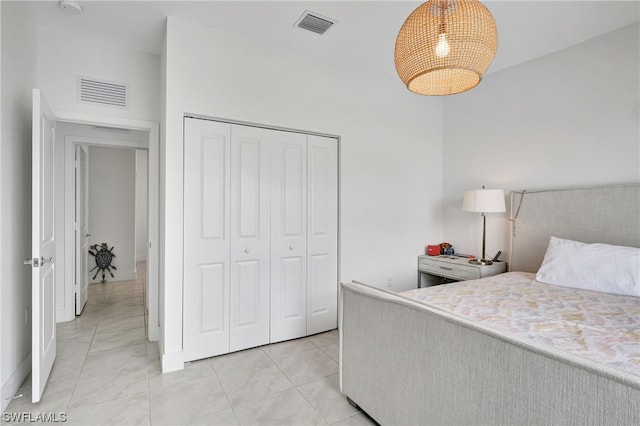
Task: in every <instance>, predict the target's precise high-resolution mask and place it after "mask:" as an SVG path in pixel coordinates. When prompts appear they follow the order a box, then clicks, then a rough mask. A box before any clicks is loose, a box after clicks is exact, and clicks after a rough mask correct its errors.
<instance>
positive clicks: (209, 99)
mask: <svg viewBox="0 0 640 426" xmlns="http://www.w3.org/2000/svg"><path fill="white" fill-rule="evenodd" d="M194 40H197V41H198V42H197V43H194ZM313 40H314V42H315V41H316V40H318V39H316V38H314V39H313ZM311 46H312V45H311V44H310V50H312V47H311ZM441 108H442V106H441V100H439V99H434V98H425V97H420V96H416V95H413V94H411V93H410V92H408V91H407V90H406V89H405V88H404V87H403V86H402V83H401V82H400V81H399V80H398V79H379V78H375V77H370V76H367V75H366V73H362V72H360V71H359V70H351V69H348V68H341V67H340V64H336V63H327V62H317V61H316V60H314V59H313V58H312V57H311V56H304V55H300V54H292V53H291V52H288V51H285V50H280V49H278V48H276V47H274V46H269V45H264V44H261V43H258V42H254V41H251V40H248V39H245V38H240V37H236V36H232V35H229V34H225V33H221V32H217V31H215V30H213V29H211V28H207V27H204V26H200V25H196V24H194V23H188V22H184V21H181V20H178V19H175V18H169V19H168V23H167V47H166V117H165V120H166V121H165V124H166V126H164V129H165V131H166V135H165V138H166V139H165V145H164V147H163V148H164V149H165V155H164V159H163V162H162V163H161V168H165V170H166V187H165V192H164V194H163V195H164V197H165V212H164V213H165V220H164V233H165V234H164V235H165V258H164V260H161V264H164V270H163V271H162V273H163V275H164V303H165V306H164V308H165V309H164V318H165V329H164V330H163V340H164V342H163V343H164V345H165V346H164V351H165V356H167V357H169V358H170V354H171V353H174V352H175V353H178V352H179V351H181V346H182V341H181V337H182V334H181V333H182V261H181V259H182V246H183V241H182V221H183V211H182V209H183V204H182V176H183V169H182V153H183V140H182V131H183V129H182V126H183V115H184V114H185V113H194V114H201V115H206V116H211V117H219V118H228V119H235V120H242V121H247V122H254V123H262V124H267V125H273V126H281V127H287V128H295V129H301V130H308V131H315V132H321V133H327V134H334V135H339V136H340V137H341V146H340V149H341V150H340V161H341V167H340V172H341V176H340V178H341V180H340V190H341V216H340V220H341V246H340V250H341V252H340V267H341V277H340V278H341V279H342V280H343V281H345V280H352V279H357V280H362V281H365V282H368V283H371V284H374V285H378V286H386V285H387V279H388V278H389V277H390V278H391V288H392V289H394V290H403V289H408V288H411V287H413V286H415V283H416V267H417V266H416V265H417V258H416V256H417V255H418V254H420V253H421V252H422V251H423V250H424V245H425V243H426V242H434V241H440V240H441V236H442V234H441V205H440V200H441V194H442V193H441V191H442V189H441V188H442V157H441V155H442V133H441V132H442V109H441ZM168 354H169V355H168ZM163 361H164V360H163Z"/></svg>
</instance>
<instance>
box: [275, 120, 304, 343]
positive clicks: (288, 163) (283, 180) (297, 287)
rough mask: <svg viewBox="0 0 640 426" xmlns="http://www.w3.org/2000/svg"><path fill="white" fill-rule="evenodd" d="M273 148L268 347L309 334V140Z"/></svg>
mask: <svg viewBox="0 0 640 426" xmlns="http://www.w3.org/2000/svg"><path fill="white" fill-rule="evenodd" d="M274 135H275V140H274V141H273V142H272V144H271V343H274V342H280V341H283V340H289V339H295V338H297V337H303V336H306V335H307V256H306V253H307V240H306V238H307V237H306V236H307V136H306V135H304V134H301V133H291V132H275V133H274Z"/></svg>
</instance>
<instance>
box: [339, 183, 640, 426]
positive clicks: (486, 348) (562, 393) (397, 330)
mask: <svg viewBox="0 0 640 426" xmlns="http://www.w3.org/2000/svg"><path fill="white" fill-rule="evenodd" d="M522 193H523V191H521V192H517V193H514V194H513V196H512V215H511V217H512V224H513V226H512V237H513V238H512V240H513V244H512V257H511V261H512V262H513V267H512V269H513V270H525V271H535V270H536V269H537V268H538V266H539V265H540V262H541V260H542V257H543V256H544V251H545V248H546V244H547V242H548V238H549V236H550V235H555V236H558V237H562V238H571V239H576V240H581V241H586V242H595V241H600V242H607V243H611V244H621V245H631V246H640V223H639V221H638V218H639V217H640V208H639V205H640V185H637V184H634V185H620V186H614V187H598V188H580V189H572V190H553V191H524V196H522ZM520 200H522V203H520ZM513 232H515V234H513ZM514 235H515V237H514ZM341 296H342V297H341V327H340V357H341V362H340V378H341V389H342V392H343V393H344V394H345V395H347V397H348V398H350V399H351V400H352V401H353V402H354V403H356V404H358V405H359V406H360V407H361V408H362V410H363V411H365V412H366V413H367V414H369V415H370V416H371V417H372V418H373V419H375V420H376V421H377V422H378V423H380V424H403V425H428V424H438V425H444V424H474V425H475V424H491V425H495V424H518V425H522V424H563V425H568V424H580V425H588V424H592V425H603V424H607V425H613V424H621V425H626V424H640V379H638V377H637V376H632V375H629V374H625V373H623V372H621V371H619V370H615V369H612V368H608V367H605V366H602V365H600V364H597V363H594V362H589V361H586V360H584V359H583V358H579V357H576V356H573V355H571V354H567V353H563V352H556V351H553V350H543V349H540V348H536V347H533V346H530V345H528V344H526V343H524V342H522V341H518V340H514V339H510V338H508V337H505V336H502V335H500V334H498V333H496V332H494V331H492V330H491V329H487V328H484V327H483V326H480V325H478V324H474V323H472V322H470V321H467V320H464V319H461V318H458V317H456V316H453V315H450V314H448V313H445V312H443V311H440V310H438V309H434V308H430V307H428V306H426V305H423V304H420V303H418V302H415V301H412V300H409V299H406V298H404V297H402V296H399V295H397V294H395V293H392V292H388V291H385V290H381V289H377V288H373V287H370V286H367V285H364V284H361V283H356V282H353V283H344V284H342V293H341Z"/></svg>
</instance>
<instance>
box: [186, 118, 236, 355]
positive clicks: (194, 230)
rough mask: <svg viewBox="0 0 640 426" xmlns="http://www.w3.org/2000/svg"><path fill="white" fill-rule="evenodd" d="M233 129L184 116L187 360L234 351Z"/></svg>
mask: <svg viewBox="0 0 640 426" xmlns="http://www.w3.org/2000/svg"><path fill="white" fill-rule="evenodd" d="M230 129H231V126H230V125H229V124H226V123H217V122H214V121H207V120H199V119H191V118H188V119H185V137H184V141H185V149H184V214H185V221H184V307H183V318H184V320H183V321H184V322H183V351H184V360H185V361H190V360H194V359H201V358H207V357H210V356H214V355H220V354H223V353H227V352H229V215H230V198H229V197H230V196H229V182H230V171H229V162H230V138H231V133H230Z"/></svg>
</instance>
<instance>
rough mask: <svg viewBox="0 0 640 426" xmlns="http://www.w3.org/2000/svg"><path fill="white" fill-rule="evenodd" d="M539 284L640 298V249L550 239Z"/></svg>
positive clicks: (537, 276)
mask: <svg viewBox="0 0 640 426" xmlns="http://www.w3.org/2000/svg"><path fill="white" fill-rule="evenodd" d="M536 280H538V281H540V282H543V283H547V284H555V285H559V286H562V287H573V288H581V289H585V290H594V291H600V292H603V293H613V294H622V295H625V296H636V297H640V249H639V248H635V247H623V246H612V245H609V244H599V243H598V244H585V243H581V242H578V241H571V240H563V239H560V238H556V237H551V239H550V240H549V246H548V247H547V252H546V253H545V255H544V260H543V261H542V265H541V266H540V269H538V273H537V274H536Z"/></svg>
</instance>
